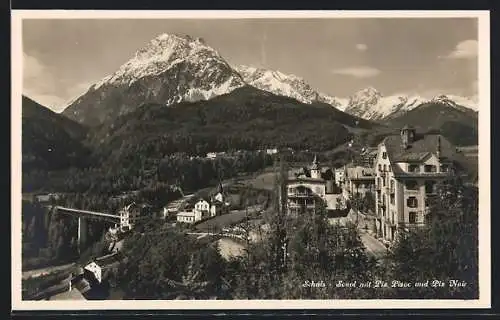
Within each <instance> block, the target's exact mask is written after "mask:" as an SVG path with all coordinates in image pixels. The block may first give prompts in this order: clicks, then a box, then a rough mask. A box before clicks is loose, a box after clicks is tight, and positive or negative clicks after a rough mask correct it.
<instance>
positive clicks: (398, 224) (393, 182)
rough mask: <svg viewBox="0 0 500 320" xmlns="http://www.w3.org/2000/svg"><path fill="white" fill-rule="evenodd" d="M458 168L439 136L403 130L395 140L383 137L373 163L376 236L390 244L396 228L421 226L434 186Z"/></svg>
mask: <svg viewBox="0 0 500 320" xmlns="http://www.w3.org/2000/svg"><path fill="white" fill-rule="evenodd" d="M459 167H460V157H459V154H457V152H456V148H455V147H454V146H453V145H452V144H451V143H450V142H449V141H448V140H447V139H446V138H444V137H443V136H441V135H439V134H417V133H416V130H415V129H414V128H411V127H408V126H405V127H404V128H403V129H402V130H401V133H400V135H399V136H398V135H392V136H388V137H386V138H385V139H384V140H383V141H382V142H381V143H380V144H379V145H378V156H377V158H376V161H375V169H376V180H375V185H376V188H375V189H376V192H375V199H376V202H375V203H376V214H377V218H378V223H377V228H378V233H379V234H380V235H381V236H382V237H383V238H384V239H385V240H388V241H393V240H395V239H396V234H397V232H398V230H399V229H400V228H405V229H407V228H410V227H415V226H419V225H423V224H425V223H426V222H427V214H428V208H429V203H430V201H432V199H435V198H436V188H435V185H436V184H437V183H438V182H439V181H442V180H446V179H448V178H449V177H450V173H451V172H452V171H453V170H454V169H458V168H459Z"/></svg>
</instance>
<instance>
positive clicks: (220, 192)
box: [215, 182, 224, 202]
mask: <svg viewBox="0 0 500 320" xmlns="http://www.w3.org/2000/svg"><path fill="white" fill-rule="evenodd" d="M215 200H217V201H220V202H224V189H223V187H222V182H219V187H218V188H217V194H216V195H215Z"/></svg>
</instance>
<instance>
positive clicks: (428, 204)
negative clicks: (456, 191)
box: [425, 198, 432, 208]
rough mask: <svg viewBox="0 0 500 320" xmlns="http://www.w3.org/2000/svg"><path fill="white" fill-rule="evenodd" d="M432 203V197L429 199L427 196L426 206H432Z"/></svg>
mask: <svg viewBox="0 0 500 320" xmlns="http://www.w3.org/2000/svg"><path fill="white" fill-rule="evenodd" d="M431 204H432V201H431V199H429V198H425V207H426V208H428V207H430V206H431Z"/></svg>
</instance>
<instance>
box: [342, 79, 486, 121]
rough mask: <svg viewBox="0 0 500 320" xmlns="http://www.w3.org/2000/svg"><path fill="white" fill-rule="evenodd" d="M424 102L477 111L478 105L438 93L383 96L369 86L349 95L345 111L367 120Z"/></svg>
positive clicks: (464, 98)
mask: <svg viewBox="0 0 500 320" xmlns="http://www.w3.org/2000/svg"><path fill="white" fill-rule="evenodd" d="M426 103H431V104H433V103H437V104H441V105H443V104H445V105H448V106H450V107H453V108H455V109H458V110H472V111H477V109H478V106H477V103H475V102H474V101H473V100H472V99H468V98H466V97H460V96H454V95H440V96H437V97H434V98H432V99H426V98H424V97H421V96H417V95H413V96H408V95H403V94H402V95H391V96H384V95H382V94H381V93H380V92H379V91H377V90H376V89H374V88H372V87H369V88H366V89H363V90H360V91H358V92H356V93H355V94H354V95H353V96H351V97H350V99H349V102H348V103H347V106H346V108H345V110H344V111H345V112H347V113H349V114H351V115H354V116H357V117H360V118H363V119H369V120H383V119H391V118H396V117H398V116H400V115H402V114H404V113H406V112H408V111H411V110H413V109H415V108H417V107H418V106H420V105H422V104H426Z"/></svg>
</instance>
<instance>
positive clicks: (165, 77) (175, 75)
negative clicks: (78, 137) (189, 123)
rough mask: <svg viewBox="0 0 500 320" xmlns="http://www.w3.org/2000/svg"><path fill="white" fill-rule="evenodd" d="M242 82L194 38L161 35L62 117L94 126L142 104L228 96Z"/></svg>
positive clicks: (212, 52) (225, 63)
mask: <svg viewBox="0 0 500 320" xmlns="http://www.w3.org/2000/svg"><path fill="white" fill-rule="evenodd" d="M244 84H245V83H244V81H243V79H242V78H241V76H240V75H239V74H238V73H237V72H236V71H235V70H234V69H233V68H232V67H231V66H230V65H229V64H228V63H227V62H226V61H225V60H224V59H223V58H222V56H221V55H220V54H219V53H218V52H217V51H216V50H215V49H213V48H211V47H210V46H208V45H206V44H205V42H204V41H203V40H202V39H200V38H197V39H194V38H191V37H189V36H179V35H172V34H162V35H160V36H158V37H156V38H154V39H153V40H151V41H150V42H149V43H148V44H147V45H146V46H145V47H144V48H142V49H140V50H139V51H137V52H136V54H135V56H134V57H132V58H131V59H130V60H129V61H127V62H126V63H125V64H124V65H122V66H121V67H120V68H119V69H118V70H117V71H116V72H115V73H114V74H112V75H110V76H107V77H105V78H104V79H102V80H101V81H100V82H98V83H96V84H94V85H92V86H91V87H90V88H89V90H88V91H87V92H86V93H84V94H83V95H82V96H80V97H78V98H77V99H75V100H74V101H73V102H72V103H71V104H70V105H69V106H68V107H67V108H66V109H65V110H64V111H63V114H65V115H67V116H68V117H69V118H71V119H74V120H76V121H78V122H81V123H85V124H89V125H95V124H99V123H102V122H104V121H106V120H109V119H110V118H116V117H117V116H119V115H123V114H126V113H129V112H131V111H134V110H135V109H136V108H137V107H138V106H139V105H141V104H143V103H159V104H167V105H169V104H173V103H177V102H181V101H198V100H206V99H210V98H212V97H214V96H217V95H220V94H224V93H228V92H231V91H232V90H234V89H236V88H239V87H241V86H243V85H244Z"/></svg>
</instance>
